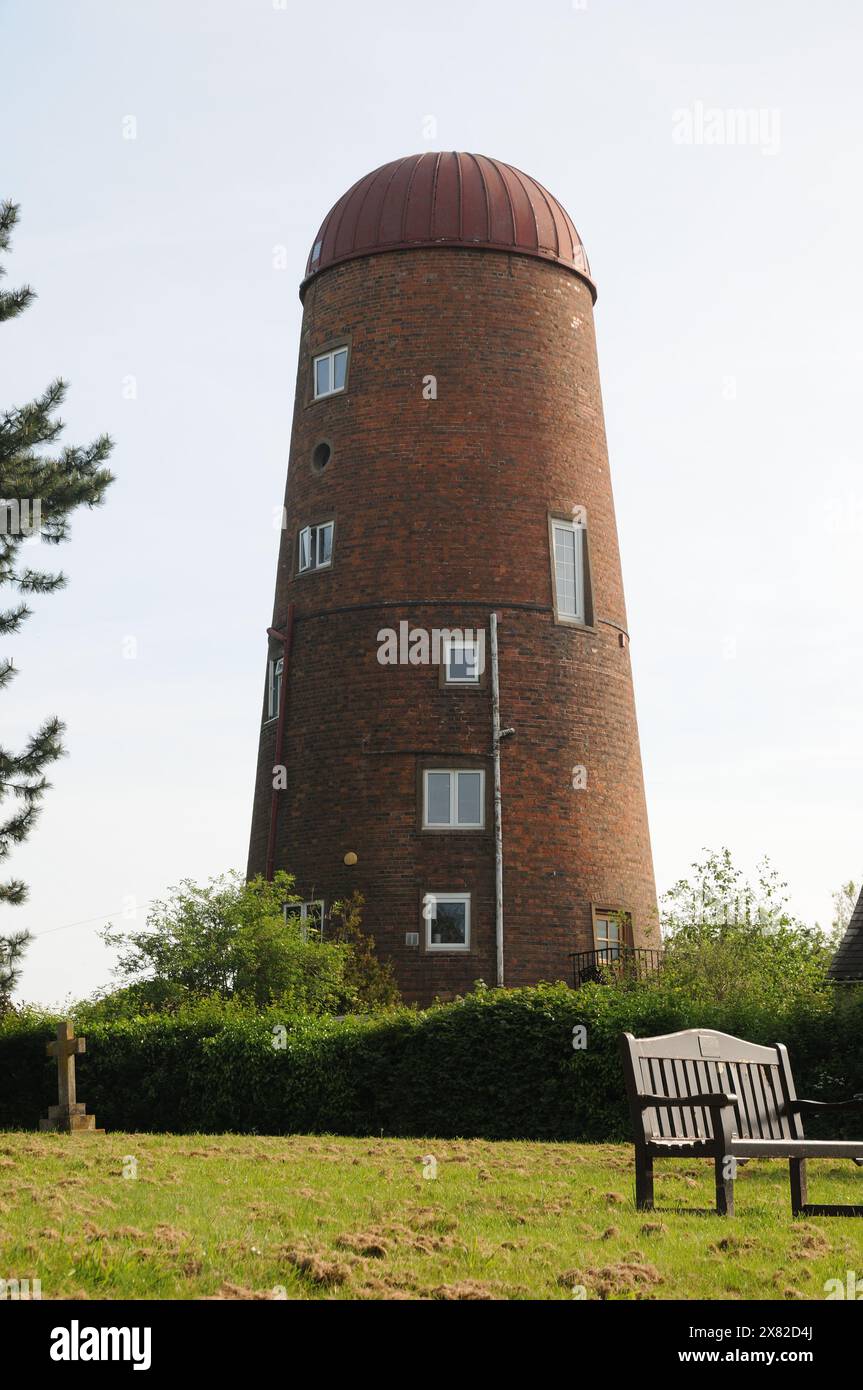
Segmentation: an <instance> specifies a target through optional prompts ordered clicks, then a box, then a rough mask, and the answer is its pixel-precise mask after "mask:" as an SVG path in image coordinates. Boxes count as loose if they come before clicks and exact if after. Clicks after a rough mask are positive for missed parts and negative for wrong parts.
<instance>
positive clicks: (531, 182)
mask: <svg viewBox="0 0 863 1390" xmlns="http://www.w3.org/2000/svg"><path fill="white" fill-rule="evenodd" d="M416 246H472V247H482V248H486V249H491V250H496V251H517V252H519V253H520V254H521V255H524V256H540V257H542V258H543V260H548V261H555V262H556V263H557V264H558V265H563V266H566V267H567V269H568V270H574V271H575V272H576V273H577V274H579V275H582V276H584V277H585V279H587V280H588V282H589V283H590V287H591V292H592V293H593V292H594V291H593V282H592V281H591V279H590V266H589V265H588V261H587V254H586V252H585V249H584V247H583V246H582V244H581V238H580V237H579V235H578V232H577V231H576V230H575V227H574V226H573V223H572V218H571V217H570V216H569V214H568V213H567V212H565V211H564V209H563V208H562V207H561V205H560V203H559V202H558V201H557V199H556V198H553V197H552V196H551V194H550V193H548V192H547V191H546V190H545V189H544V188H543V187H542V185H541V184H539V183H537V182H536V179H532V178H530V177H529V176H528V175H527V174H523V173H521V171H520V170H518V169H514V168H513V167H512V165H511V164H504V163H502V161H501V160H499V159H488V158H486V156H485V155H481V154H413V155H408V156H407V157H406V158H404V159H394V160H393V161H392V163H390V164H383V165H381V167H380V169H375V171H374V172H373V173H371V174H366V175H365V176H364V177H363V178H361V179H360V180H359V181H358V182H357V183H355V184H354V186H353V188H349V189H348V191H347V193H344V194H343V195H342V197H341V198H339V201H338V202H337V203H336V204H335V206H334V207H333V208H332V209H331V211H330V212H328V213H327V216H326V217H325V218H324V221H323V224H322V226H321V229H320V231H319V232H318V234H317V236H316V237H315V241H314V245H313V247H312V252H311V255H310V256H309V261H308V265H307V266H306V278H307V280H308V279H309V278H310V277H312V276H314V275H316V274H318V273H319V272H320V271H322V270H326V269H327V268H328V266H331V265H336V264H338V263H339V262H340V261H349V260H352V259H353V258H354V257H355V256H373V255H374V254H375V253H376V252H379V251H396V250H404V249H407V248H410V247H416ZM594 297H595V294H594Z"/></svg>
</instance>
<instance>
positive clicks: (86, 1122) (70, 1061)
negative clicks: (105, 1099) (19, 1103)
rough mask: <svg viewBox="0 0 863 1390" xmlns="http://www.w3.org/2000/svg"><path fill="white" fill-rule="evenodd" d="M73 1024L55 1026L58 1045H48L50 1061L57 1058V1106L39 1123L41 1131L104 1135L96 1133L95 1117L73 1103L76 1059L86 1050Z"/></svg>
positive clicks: (81, 1106) (84, 1041)
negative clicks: (51, 1058) (53, 1130)
mask: <svg viewBox="0 0 863 1390" xmlns="http://www.w3.org/2000/svg"><path fill="white" fill-rule="evenodd" d="M74 1033H75V1030H74V1028H73V1027H72V1024H71V1023H70V1022H69V1021H68V1020H67V1021H66V1022H65V1023H58V1024H57V1041H56V1042H52V1043H48V1046H47V1048H46V1051H47V1053H48V1056H49V1057H56V1058H57V1087H58V1091H59V1101H60V1104H59V1105H49V1106H48V1118H47V1120H40V1121H39V1128H40V1129H59V1130H62V1131H63V1132H64V1133H65V1134H79V1133H81V1132H82V1131H86V1132H87V1133H89V1134H104V1133H105V1131H104V1129H96V1117H95V1115H88V1114H87V1107H86V1106H85V1105H83V1104H79V1103H78V1102H77V1101H76V1099H75V1057H76V1054H78V1053H80V1052H85V1051H86V1049H87V1039H86V1038H76V1037H75V1036H74Z"/></svg>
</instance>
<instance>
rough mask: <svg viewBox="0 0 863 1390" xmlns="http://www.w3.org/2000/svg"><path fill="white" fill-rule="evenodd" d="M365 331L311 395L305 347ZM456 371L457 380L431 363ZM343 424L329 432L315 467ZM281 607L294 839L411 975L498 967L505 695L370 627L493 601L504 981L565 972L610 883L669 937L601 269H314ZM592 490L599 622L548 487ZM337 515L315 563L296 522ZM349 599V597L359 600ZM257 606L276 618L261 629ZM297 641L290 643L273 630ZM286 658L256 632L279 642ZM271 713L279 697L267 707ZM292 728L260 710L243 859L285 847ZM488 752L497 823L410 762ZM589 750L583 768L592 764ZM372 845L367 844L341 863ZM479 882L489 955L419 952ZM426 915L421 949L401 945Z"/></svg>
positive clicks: (323, 890)
mask: <svg viewBox="0 0 863 1390" xmlns="http://www.w3.org/2000/svg"><path fill="white" fill-rule="evenodd" d="M343 340H349V341H350V345H351V355H350V366H349V378H348V386H347V390H346V391H345V392H344V393H342V394H340V395H336V396H333V397H331V398H329V399H324V400H321V401H318V402H314V401H312V400H311V392H310V382H311V360H312V357H313V356H314V355H315V353H316V352H318V351H319V350H320V349H321V347H323V346H325V345H329V344H331V343H333V342H334V341H343ZM429 375H433V376H435V377H436V379H437V399H436V400H427V399H424V398H423V379H424V378H426V377H428V376H429ZM322 439H326V440H327V441H328V442H329V443H330V445H331V446H332V451H333V452H332V457H331V460H330V462H329V464H328V465H327V467H326V468H325V469H324V471H323V472H322V473H317V472H316V471H315V470H314V469H313V467H312V464H311V456H312V451H313V449H314V447H315V445H316V444H317V443H318V442H319V441H320V440H322ZM285 505H286V523H287V524H286V528H285V532H284V535H283V542H282V548H281V553H280V558H279V564H278V575H277V582H276V599H275V605H274V610H273V625H274V626H275V627H277V628H280V627H281V626H282V624H283V623H284V621H285V618H286V615H287V610H288V605H289V604H290V603H293V604H294V605H295V631H294V641H293V649H292V653H291V659H290V675H289V682H288V694H287V723H286V731H285V746H284V751H283V756H282V759H281V761H283V762H284V763H285V764H286V766H287V768H288V786H287V790H286V791H284V792H283V793H281V794H280V797H279V818H278V836H277V853H276V864H277V866H278V867H285V868H288V869H290V870H291V872H293V873H294V874H296V876H297V884H298V888H299V890H300V891H302V892H303V894H306V895H308V896H310V897H311V896H323V897H325V898H326V899H327V900H328V901H332V899H333V898H335V897H337V896H340V895H342V894H345V893H347V892H349V891H350V889H351V888H352V887H357V888H359V889H361V891H362V892H363V893H364V894H365V896H366V899H367V907H366V912H365V924H366V927H367V929H369V930H371V931H372V932H373V933H374V935H375V937H376V939H377V943H378V949H379V951H380V953H381V954H382V955H384V956H389V957H391V958H392V960H393V962H394V965H395V968H396V974H397V976H398V979H399V982H400V985H401V987H402V989H403V992H404V993H405V995H406V997H408V998H415V999H418V1000H419V1001H420V1002H427V1001H428V1000H429V999H430V998H432V997H434V996H435V995H436V994H440V995H442V996H446V995H448V994H452V993H454V992H457V991H462V990H464V989H467V988H469V987H470V985H471V984H472V983H473V981H474V980H476V979H477V978H479V977H481V978H483V979H485V980H486V982H487V983H489V984H491V983H493V982H494V980H495V941H494V841H493V830H492V821H491V800H490V789H491V768H492V764H491V758H490V756H489V753H490V749H491V693H490V685H489V683H488V682H486V684H485V685H484V686H483V687H482V688H480V689H473V688H471V689H461V690H459V689H453V688H452V687H449V688H441V685H440V681H439V672H438V670H437V669H436V668H434V667H431V666H428V667H423V666H398V665H396V666H382V665H381V664H380V663H379V662H378V660H377V651H378V638H377V634H378V632H379V630H380V629H382V628H384V627H392V628H395V629H397V628H398V624H399V621H400V620H401V619H406V620H408V621H409V622H410V623H411V625H412V626H414V627H426V628H432V627H439V628H440V627H457V626H462V627H479V628H482V629H484V630H485V631H486V633H487V631H488V618H489V613H490V611H491V609H492V605H493V606H494V608H495V611H497V612H498V615H499V635H500V680H501V719H502V723H503V725H504V727H508V726H511V727H513V728H514V729H515V731H516V732H515V736H514V737H512V738H509V739H507V740H506V741H505V742H504V743H503V744H502V748H501V759H502V786H503V832H504V865H505V877H504V895H505V955H506V983H507V984H512V985H515V984H527V983H531V982H534V981H536V980H537V979H543V978H545V979H549V978H551V979H556V978H570V973H571V967H570V962H569V961H568V959H567V956H568V953H569V952H570V951H573V950H586V949H591V948H592V945H593V941H592V924H591V904H592V903H593V904H597V905H600V906H603V907H618V908H622V909H625V910H627V911H630V912H631V913H632V914H633V923H634V934H635V940H636V944H647V945H649V944H656V938H657V934H658V932H657V926H656V899H655V889H654V882H653V870H652V862H651V854H650V841H649V834H648V827H647V816H646V809H645V803H644V793H643V784H642V773H641V759H640V753H639V747H638V734H637V726H636V718H635V706H634V700H633V692H632V677H631V671H630V663H629V652H628V646H627V645H626V642H625V639H623V638H622V636H621V632H622V631H625V629H626V612H625V607H624V598H623V587H622V581H621V573H620V559H619V554H618V545H617V533H616V526H615V519H614V505H613V499H612V491H611V481H610V477H609V469H608V458H607V449H606V441H605V431H604V425H603V416H602V403H601V396H600V385H599V374H598V368H597V361H596V347H595V340H594V333H593V311H592V303H591V296H590V291H589V289H588V288H587V286H586V284H585V283H584V282H583V281H582V280H581V279H579V277H578V276H577V275H575V274H572V273H570V272H568V271H566V270H564V269H562V268H561V267H559V266H557V265H555V264H552V263H548V262H544V261H540V260H537V259H533V258H530V257H526V256H520V255H508V254H505V253H502V252H493V251H492V252H489V251H477V250H468V249H456V248H453V249H450V248H447V249H443V248H433V249H432V248H429V249H422V250H413V251H408V252H389V253H385V254H380V255H376V256H371V257H367V258H364V259H358V260H352V261H349V262H347V263H345V264H343V265H341V266H335V267H333V268H331V269H329V270H327V271H325V272H323V273H322V274H321V275H319V276H318V277H316V278H315V279H314V280H313V281H312V282H311V283H310V284H309V286H308V288H307V291H306V298H305V312H304V319H303V330H302V345H301V353H300V362H299V374H298V382H297V393H296V405H295V412H294V425H293V434H292V441H291V454H290V467H289V472H288V480H287V491H286V499H285ZM574 506H583V507H585V508H586V510H587V520H588V540H589V551H590V566H591V581H592V595H593V609H594V617H595V621H594V625H593V628H592V629H590V630H588V629H578V628H574V627H572V626H570V625H566V624H561V623H558V622H556V621H555V618H554V614H553V608H552V577H551V565H550V557H549V536H548V515H549V512H552V513H560V514H562V515H564V516H567V515H569V514H570V513H571V511H572V508H573V507H574ZM330 520H334V521H335V544H334V558H333V564H332V567H331V568H330V569H329V570H325V571H322V572H318V573H314V572H313V573H308V574H303V575H298V574H297V572H296V571H297V531H298V529H299V527H300V526H303V525H308V524H314V523H316V522H321V521H330ZM345 610H348V611H345ZM263 626H264V624H263V623H262V628H263ZM276 649H277V644H271V650H272V651H273V652H275V651H276ZM265 660H266V641H265V638H264V635H263V631H262V643H261V667H262V674H263V671H264V666H265ZM262 717H263V716H262ZM275 741H276V726H275V724H273V723H267V724H264V726H263V730H262V736H261V747H260V755H259V764H258V776H257V783H256V791H255V801H254V813H253V823H252V834H251V844H250V853H249V872H250V873H255V872H262V871H263V869H264V866H265V862H266V845H267V833H268V827H269V816H270V796H271V788H272V768H273V765H274V763H275V762H276V749H275ZM459 760H461V762H462V764H463V763H464V762H465V761H467V762H468V763H469V764H470V765H471V766H483V767H485V768H486V770H487V776H486V783H487V791H488V793H489V796H488V806H487V816H486V823H487V828H486V829H485V830H482V831H457V832H455V831H454V832H447V833H432V834H430V833H428V832H423V831H422V830H421V829H420V828H419V825H418V779H419V773H420V771H421V769H422V767H423V766H424V765H427V764H428V763H433V762H434V761H437V762H438V763H441V762H442V761H443V762H447V763H449V764H450V765H455V766H457V765H459ZM575 765H584V766H585V767H586V769H587V787H586V789H584V790H580V791H576V790H573V788H572V784H571V783H572V768H573V766H575ZM348 851H354V852H355V853H356V854H357V856H358V862H357V864H356V865H355V866H354V867H353V868H347V867H346V866H345V865H344V863H343V858H344V855H345V854H346V853H347V852H348ZM447 889H448V890H451V891H457V890H460V891H465V890H468V891H470V892H471V893H472V894H473V900H472V927H473V931H472V937H473V946H472V950H471V952H470V953H469V954H461V955H456V954H453V955H444V954H443V953H427V952H426V951H425V949H424V945H423V941H424V938H423V935H422V924H421V921H420V903H421V898H422V894H423V892H425V891H428V890H447ZM407 931H420V933H421V935H420V942H421V944H420V947H419V949H418V948H416V947H408V946H406V945H405V933H406V932H407Z"/></svg>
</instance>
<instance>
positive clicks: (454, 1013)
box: [0, 985, 863, 1140]
mask: <svg viewBox="0 0 863 1390" xmlns="http://www.w3.org/2000/svg"><path fill="white" fill-rule="evenodd" d="M745 1012H746V1015H747V1016H745V1017H741V1016H740V1011H739V1009H738V1010H736V1009H735V1005H734V1004H733V1003H726V1004H724V1005H723V1006H722V1007H721V1008H720V1007H719V1006H713V1008H712V1009H711V1008H709V1007H705V1006H704V1005H703V1004H702V1005H700V1006H696V1005H695V1004H694V1003H693V1002H691V1001H688V1000H686V999H684V998H677V997H675V995H674V993H673V992H671V993H669V992H668V991H662V990H656V989H651V988H649V987H647V986H644V987H636V988H633V989H629V990H626V989H616V988H613V987H610V986H603V985H588V986H585V987H584V988H583V989H581V990H579V991H578V992H575V991H573V990H570V989H568V988H567V987H565V986H564V985H541V986H539V987H537V988H535V989H521V990H512V991H497V990H489V991H486V992H482V993H478V994H475V995H471V996H469V997H468V998H467V999H465V1000H462V1001H458V1002H456V1003H453V1004H446V1005H441V1006H438V1007H436V1008H433V1009H429V1010H427V1011H425V1012H423V1013H417V1012H413V1011H410V1010H407V1009H405V1010H400V1011H397V1012H395V1013H388V1014H384V1015H379V1016H377V1017H365V1018H363V1017H357V1018H349V1019H346V1020H345V1021H343V1022H338V1021H337V1020H335V1019H332V1018H320V1017H316V1018H312V1017H306V1018H293V1019H290V1018H280V1016H279V1014H278V1012H270V1013H267V1014H258V1015H243V1014H240V1013H237V1014H235V1015H233V1016H231V1015H224V1016H218V1014H213V1015H211V1016H209V1015H207V1013H206V1011H202V1013H201V1016H200V1017H195V1016H194V1015H193V1016H190V1017H173V1018H172V1017H165V1016H159V1017H152V1018H146V1019H138V1020H132V1021H120V1022H111V1023H106V1022H88V1023H87V1024H86V1029H85V1031H86V1037H87V1052H86V1054H85V1055H84V1056H82V1057H80V1058H79V1059H78V1064H77V1067H78V1095H79V1098H80V1099H81V1100H83V1101H85V1102H86V1104H87V1108H88V1110H89V1111H91V1112H93V1113H95V1115H96V1117H97V1123H98V1124H100V1125H103V1126H104V1127H105V1128H107V1129H109V1130H126V1131H136V1130H150V1131H173V1132H175V1133H192V1132H202V1131H203V1132H220V1131H234V1132H242V1133H260V1134H288V1133H309V1132H326V1133H333V1134H355V1135H369V1134H380V1133H381V1132H383V1133H384V1134H386V1135H397V1136H417V1137H419V1136H438V1137H454V1136H466V1137H470V1136H477V1137H485V1138H489V1139H558V1140H561V1139H579V1140H620V1139H626V1138H628V1137H629V1133H630V1131H629V1120H628V1115H627V1108H626V1104H625V1099H624V1094H623V1078H622V1073H621V1067H620V1062H619V1056H618V1037H619V1034H620V1033H621V1031H623V1030H624V1029H628V1030H629V1031H631V1032H634V1033H635V1034H636V1035H643V1036H644V1035H649V1034H654V1033H663V1032H673V1031H675V1030H677V1029H679V1028H689V1027H696V1026H700V1027H715V1028H720V1029H722V1030H723V1031H726V1032H730V1033H737V1034H739V1035H741V1036H744V1037H748V1038H750V1039H751V1040H753V1041H757V1042H766V1043H770V1042H777V1041H781V1042H785V1043H787V1044H788V1046H789V1048H790V1050H791V1058H792V1063H793V1066H794V1071H795V1076H796V1078H797V1082H798V1089H799V1092H800V1094H801V1095H805V1096H810V1097H813V1098H816V1099H817V1098H819V1097H821V1098H825V1099H826V1098H829V1097H830V1096H836V1097H843V1096H847V1095H850V1094H851V1093H853V1092H855V1091H863V990H861V989H856V988H853V987H852V988H849V989H847V990H836V991H832V990H825V992H824V994H823V996H820V997H819V999H818V1000H817V1001H816V1003H815V1004H812V1003H810V1005H809V1007H807V1008H806V1009H805V1010H801V1009H799V1007H797V1008H793V1009H791V1010H789V1011H788V1012H786V1013H785V1014H784V1015H783V1016H781V1017H777V1016H776V1014H775V1012H773V1013H770V1012H768V1013H767V1014H764V1015H759V1014H758V1013H753V1011H752V1010H751V1009H748V1010H746V1011H745ZM51 1022H52V1020H51V1019H49V1018H47V1017H45V1016H36V1015H34V1014H14V1015H8V1016H7V1017H6V1018H5V1019H3V1020H0V1128H6V1129H10V1128H21V1129H32V1128H35V1127H36V1125H37V1122H38V1119H39V1116H40V1115H44V1114H47V1109H48V1106H49V1104H52V1103H53V1102H55V1101H56V1067H55V1064H54V1063H53V1062H52V1061H49V1060H48V1059H47V1058H46V1056H45V1043H46V1042H47V1041H48V1040H49V1039H50V1036H51V1031H52V1030H51ZM279 1023H283V1024H284V1026H285V1028H286V1029H287V1037H286V1047H285V1048H284V1049H283V1050H280V1049H276V1048H274V1046H273V1031H272V1030H273V1027H274V1025H277V1024H279ZM578 1024H583V1025H584V1026H585V1028H586V1030H587V1046H586V1048H585V1049H584V1050H574V1049H573V1046H572V1040H573V1029H574V1028H575V1027H576V1025H578ZM809 1128H810V1131H811V1132H812V1133H817V1130H816V1129H815V1128H814V1127H812V1126H810V1127H809ZM823 1132H830V1133H832V1134H833V1135H834V1136H837V1137H838V1136H840V1135H842V1134H845V1135H847V1136H849V1137H859V1135H860V1132H861V1121H860V1117H859V1116H858V1117H857V1119H856V1121H855V1120H854V1119H850V1120H841V1121H840V1120H839V1119H837V1117H835V1116H834V1117H832V1118H831V1119H830V1120H829V1121H828V1122H827V1125H826V1128H825V1130H824V1131H823Z"/></svg>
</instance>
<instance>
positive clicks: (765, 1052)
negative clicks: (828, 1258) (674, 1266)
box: [620, 1028, 863, 1216]
mask: <svg viewBox="0 0 863 1390" xmlns="http://www.w3.org/2000/svg"><path fill="white" fill-rule="evenodd" d="M620 1042H621V1050H622V1053H623V1065H624V1071H625V1073H626V1090H627V1095H628V1097H629V1106H630V1112H631V1115H632V1125H633V1129H634V1131H635V1204H636V1206H637V1207H638V1208H639V1209H640V1210H642V1211H645V1210H647V1211H649V1210H652V1208H653V1160H654V1159H655V1158H712V1159H713V1163H714V1171H715V1174H716V1210H717V1211H718V1212H719V1214H720V1215H722V1216H733V1215H734V1177H735V1174H736V1171H737V1164H738V1162H742V1161H745V1160H747V1159H751V1158H787V1159H788V1162H789V1167H790V1172H791V1210H792V1213H793V1214H794V1215H795V1216H800V1215H807V1216H863V1206H817V1205H814V1204H810V1202H809V1201H808V1193H807V1184H806V1160H807V1158H850V1159H851V1160H852V1161H853V1162H854V1163H856V1164H857V1165H858V1167H863V1139H860V1140H850V1139H849V1140H841V1139H840V1140H835V1141H834V1140H824V1139H805V1138H804V1137H803V1121H802V1117H803V1115H804V1114H810V1115H815V1114H822V1113H824V1112H828V1111H836V1110H838V1111H841V1110H845V1109H852V1108H856V1109H859V1110H861V1111H863V1095H857V1096H855V1097H854V1099H853V1100H846V1101H826V1102H824V1101H817V1100H798V1099H797V1093H796V1091H795V1089H794V1078H793V1077H792V1075H791V1065H790V1063H789V1061H788V1050H787V1048H785V1047H784V1046H783V1045H782V1044H781V1043H779V1044H777V1046H776V1047H761V1046H759V1045H758V1044H757V1043H750V1042H744V1041H743V1039H742V1038H732V1037H730V1036H729V1034H727V1033H715V1032H713V1031H712V1030H711V1029H709V1028H692V1029H690V1030H689V1031H688V1032H685V1033H669V1034H668V1035H667V1036H665V1037H659V1038H635V1037H633V1035H632V1034H631V1033H624V1034H623V1035H622V1037H621V1040H620Z"/></svg>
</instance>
